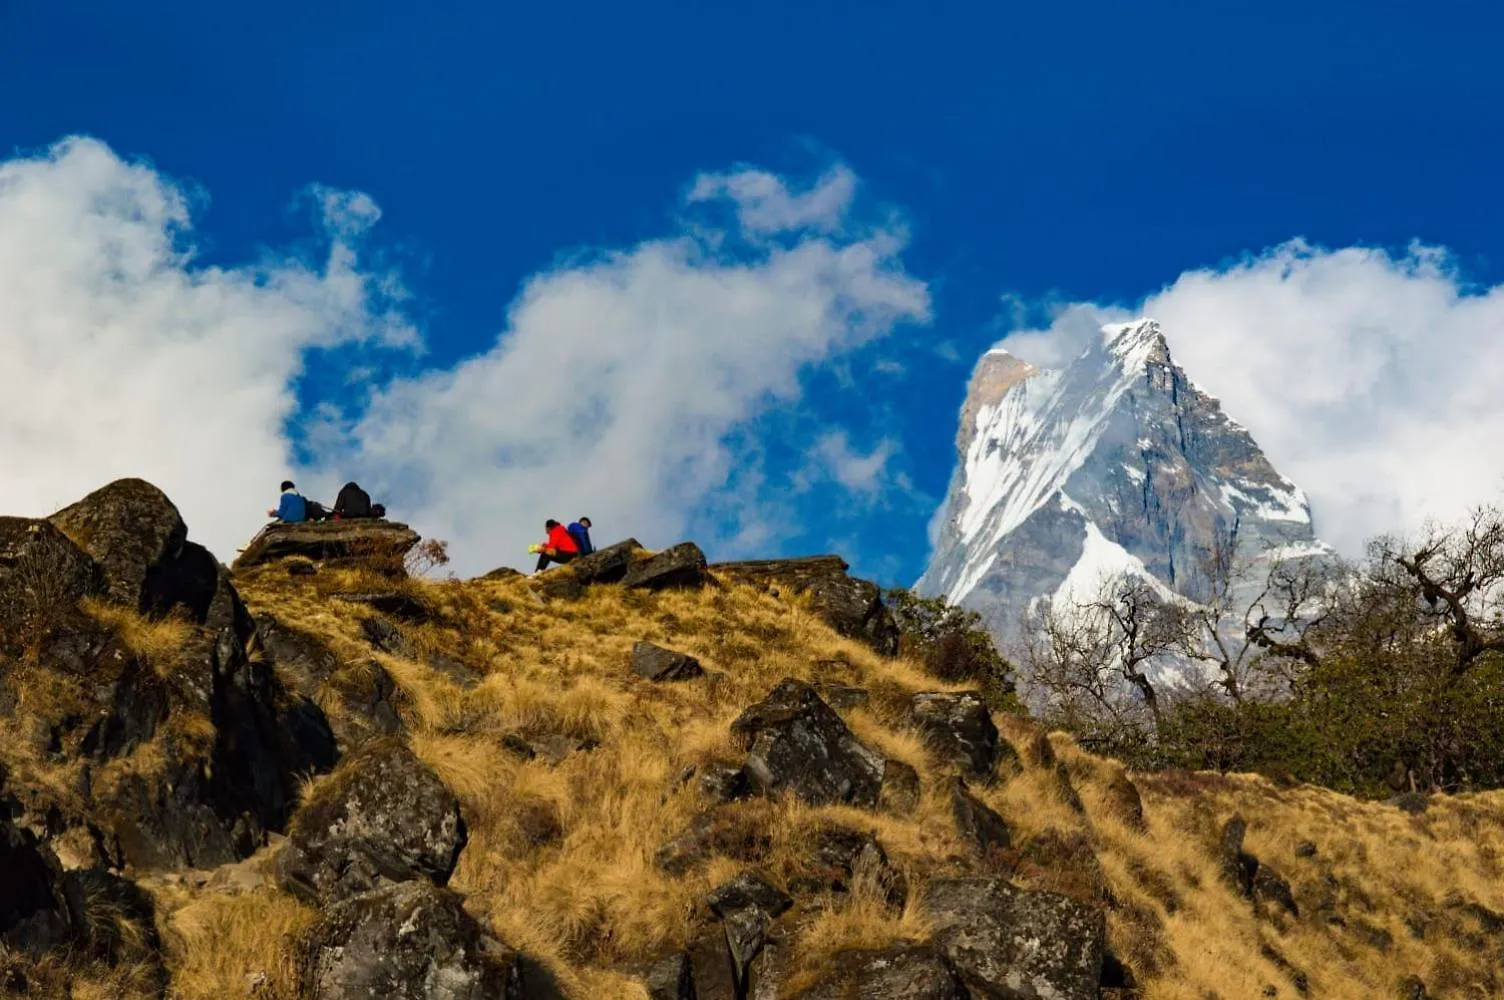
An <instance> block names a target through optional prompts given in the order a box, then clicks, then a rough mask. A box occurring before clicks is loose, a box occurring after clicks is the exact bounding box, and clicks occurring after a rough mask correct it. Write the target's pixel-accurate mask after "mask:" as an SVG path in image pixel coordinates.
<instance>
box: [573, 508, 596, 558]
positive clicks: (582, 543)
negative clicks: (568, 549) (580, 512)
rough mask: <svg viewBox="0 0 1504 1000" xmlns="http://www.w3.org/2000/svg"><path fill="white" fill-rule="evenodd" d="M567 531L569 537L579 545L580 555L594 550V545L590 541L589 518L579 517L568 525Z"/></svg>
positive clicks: (586, 554)
mask: <svg viewBox="0 0 1504 1000" xmlns="http://www.w3.org/2000/svg"><path fill="white" fill-rule="evenodd" d="M568 531H569V537H570V538H573V539H574V543H575V545H577V546H579V549H580V555H582V556H588V555H589V554H590V553H592V552H594V551H595V546H594V545H593V544H591V542H590V518H588V517H582V518H580V519H579V520H578V521H576V522H574V523H573V524H571V525H570V526H569V528H568Z"/></svg>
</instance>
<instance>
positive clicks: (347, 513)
mask: <svg viewBox="0 0 1504 1000" xmlns="http://www.w3.org/2000/svg"><path fill="white" fill-rule="evenodd" d="M334 516H335V517H336V518H338V519H339V520H341V521H349V520H353V519H355V518H358V517H374V516H375V515H373V514H372V513H371V495H370V494H369V493H367V492H366V491H365V490H363V489H361V488H360V487H359V486H357V485H356V484H355V483H353V482H350V483H346V484H345V485H343V486H341V487H340V489H339V496H337V497H335V498H334Z"/></svg>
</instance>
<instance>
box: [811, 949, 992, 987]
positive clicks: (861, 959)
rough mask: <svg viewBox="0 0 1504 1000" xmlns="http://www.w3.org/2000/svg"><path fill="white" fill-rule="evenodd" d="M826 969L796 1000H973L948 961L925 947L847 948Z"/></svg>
mask: <svg viewBox="0 0 1504 1000" xmlns="http://www.w3.org/2000/svg"><path fill="white" fill-rule="evenodd" d="M824 968H825V970H826V971H825V974H824V975H823V976H821V977H820V979H819V980H818V981H817V982H816V983H815V985H813V986H811V987H810V988H809V989H807V990H805V991H803V992H802V993H800V994H798V996H797V998H796V1000H850V998H853V997H860V998H861V1000H972V997H971V994H970V993H968V992H967V990H966V986H965V985H964V984H963V983H962V982H961V977H960V976H959V975H957V973H956V969H955V967H954V966H953V965H951V964H950V961H949V960H947V959H946V957H945V956H944V955H941V954H940V953H938V952H937V951H935V950H934V949H933V948H929V947H925V946H914V945H894V946H893V947H890V948H881V949H871V950H861V951H843V952H840V953H838V954H836V955H835V956H834V957H833V958H831V959H830V960H828V961H827V962H826V963H824Z"/></svg>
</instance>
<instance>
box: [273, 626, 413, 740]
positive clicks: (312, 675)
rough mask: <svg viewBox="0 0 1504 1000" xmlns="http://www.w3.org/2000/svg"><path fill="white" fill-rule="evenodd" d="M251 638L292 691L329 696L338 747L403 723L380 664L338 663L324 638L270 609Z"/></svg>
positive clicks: (395, 690) (395, 693)
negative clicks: (285, 620) (283, 619)
mask: <svg viewBox="0 0 1504 1000" xmlns="http://www.w3.org/2000/svg"><path fill="white" fill-rule="evenodd" d="M254 643H255V645H257V646H259V647H260V648H261V649H262V650H264V651H265V652H266V653H267V655H268V656H270V657H271V660H272V663H273V665H274V666H275V668H276V671H277V676H278V677H279V678H280V679H281V681H282V682H283V683H284V684H286V685H287V686H288V688H290V689H291V690H292V691H295V692H296V693H297V694H298V695H300V696H302V697H303V698H307V699H310V700H312V701H315V702H319V701H323V700H324V699H327V698H329V696H330V695H332V696H333V697H332V699H331V700H332V701H334V702H336V703H337V704H338V710H337V711H335V712H334V714H333V716H332V717H331V718H329V720H328V722H329V726H330V728H331V729H332V730H333V733H334V738H335V741H336V743H337V745H338V749H339V752H340V753H350V752H351V751H352V750H355V749H357V748H359V747H360V746H361V745H363V744H365V743H366V742H368V741H370V740H372V739H375V738H376V737H379V736H389V735H391V734H393V733H396V732H397V731H398V730H400V729H401V728H402V721H401V718H400V716H398V714H397V700H398V697H399V691H398V688H397V684H396V682H395V681H394V680H392V676H391V674H389V673H387V671H386V668H385V667H383V666H381V664H379V663H376V662H375V661H374V660H366V661H363V662H360V663H348V664H347V663H341V662H340V658H339V657H338V656H337V655H335V653H334V651H333V650H331V649H330V648H329V647H328V646H326V645H325V644H324V643H323V642H321V641H319V640H318V639H317V638H315V637H314V636H312V635H309V634H308V633H307V632H303V631H301V630H299V629H295V628H293V627H291V626H289V625H285V624H283V623H282V622H281V621H280V620H278V619H277V618H276V617H275V616H274V615H269V614H263V615H260V616H259V617H258V618H257V621H256V638H255V640H254ZM324 703H325V704H328V701H324ZM330 766H332V761H331V762H330ZM320 769H321V770H325V769H327V768H322V767H321V768H320Z"/></svg>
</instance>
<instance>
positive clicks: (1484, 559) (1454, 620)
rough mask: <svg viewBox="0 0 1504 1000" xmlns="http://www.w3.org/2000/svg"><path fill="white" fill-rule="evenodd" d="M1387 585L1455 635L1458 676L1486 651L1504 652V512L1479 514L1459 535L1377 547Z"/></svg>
mask: <svg viewBox="0 0 1504 1000" xmlns="http://www.w3.org/2000/svg"><path fill="white" fill-rule="evenodd" d="M1372 555H1373V557H1374V558H1373V562H1374V564H1375V565H1374V569H1373V576H1374V579H1375V582H1376V583H1377V584H1378V585H1379V586H1381V587H1387V588H1393V589H1396V590H1399V591H1400V592H1402V593H1404V592H1410V593H1413V594H1414V595H1415V596H1416V598H1417V607H1418V608H1419V610H1420V613H1421V614H1422V616H1423V617H1424V618H1426V619H1428V620H1430V621H1431V622H1432V623H1433V624H1434V625H1435V626H1437V627H1439V628H1441V629H1444V630H1445V631H1446V633H1447V634H1448V635H1449V636H1450V637H1451V640H1452V644H1453V647H1454V651H1455V658H1454V662H1453V664H1452V668H1451V672H1452V676H1453V677H1454V678H1460V677H1462V676H1463V675H1464V674H1466V673H1467V672H1468V670H1469V668H1471V667H1472V665H1473V664H1474V663H1475V662H1476V661H1477V660H1478V658H1479V657H1480V656H1482V655H1483V654H1484V653H1504V514H1501V512H1500V511H1499V509H1497V508H1494V507H1482V508H1479V509H1477V510H1475V511H1474V512H1473V515H1472V517H1471V519H1470V521H1469V523H1468V524H1467V525H1466V526H1465V527H1463V528H1462V529H1460V530H1457V531H1436V530H1432V531H1431V532H1429V533H1428V534H1427V536H1426V537H1425V538H1424V539H1422V540H1421V541H1419V542H1418V543H1416V544H1414V545H1412V546H1407V545H1403V544H1402V543H1399V542H1397V541H1395V540H1393V539H1381V540H1379V541H1378V542H1376V543H1375V544H1374V545H1373V547H1372Z"/></svg>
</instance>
